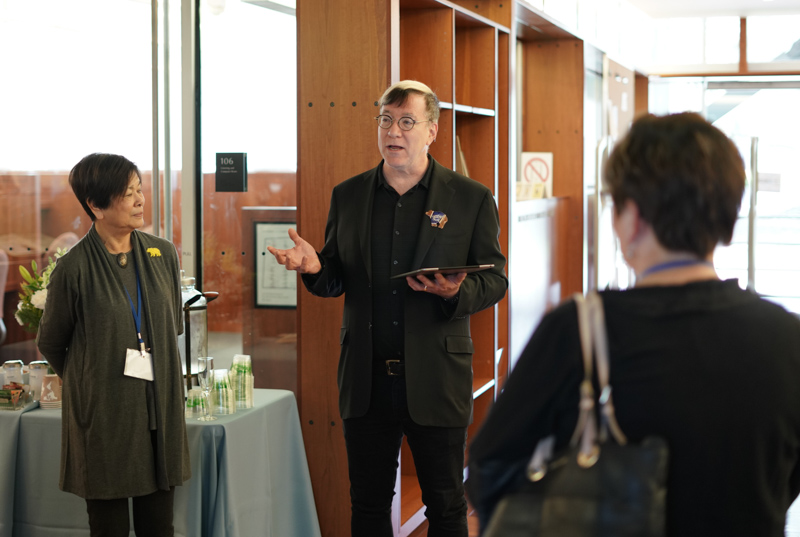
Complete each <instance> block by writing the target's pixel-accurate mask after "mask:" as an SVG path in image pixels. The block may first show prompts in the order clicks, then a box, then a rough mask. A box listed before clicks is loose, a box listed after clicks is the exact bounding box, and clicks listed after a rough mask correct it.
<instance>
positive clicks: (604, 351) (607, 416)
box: [586, 291, 628, 446]
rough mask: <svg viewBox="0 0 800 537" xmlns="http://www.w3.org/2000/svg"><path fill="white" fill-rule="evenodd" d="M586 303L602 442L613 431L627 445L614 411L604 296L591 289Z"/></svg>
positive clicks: (618, 441) (614, 435) (617, 438)
mask: <svg viewBox="0 0 800 537" xmlns="http://www.w3.org/2000/svg"><path fill="white" fill-rule="evenodd" d="M586 304H587V306H589V322H590V324H591V328H592V336H593V337H592V341H593V342H594V352H595V363H596V364H597V380H598V384H599V385H600V398H599V401H598V402H599V403H600V414H601V416H602V420H603V423H602V426H601V428H600V442H604V441H605V440H606V437H607V435H608V431H609V430H610V431H611V436H613V437H614V440H616V441H617V443H618V444H620V445H623V446H624V445H625V444H626V443H627V442H628V438H627V437H626V436H625V433H623V432H622V429H621V428H620V426H619V423H617V416H616V414H615V413H614V401H613V398H612V396H611V385H610V384H609V376H610V371H609V370H610V365H609V364H610V361H609V358H608V338H607V335H606V320H605V312H604V310H603V298H602V297H601V296H600V294H599V293H598V292H597V291H591V292H590V293H589V294H588V295H587V296H586Z"/></svg>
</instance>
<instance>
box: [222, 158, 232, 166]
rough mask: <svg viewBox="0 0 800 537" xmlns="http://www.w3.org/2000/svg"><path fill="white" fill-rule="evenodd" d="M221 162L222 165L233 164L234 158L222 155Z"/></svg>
mask: <svg viewBox="0 0 800 537" xmlns="http://www.w3.org/2000/svg"><path fill="white" fill-rule="evenodd" d="M219 163H220V164H222V165H225V164H233V159H232V158H231V157H220V159H219Z"/></svg>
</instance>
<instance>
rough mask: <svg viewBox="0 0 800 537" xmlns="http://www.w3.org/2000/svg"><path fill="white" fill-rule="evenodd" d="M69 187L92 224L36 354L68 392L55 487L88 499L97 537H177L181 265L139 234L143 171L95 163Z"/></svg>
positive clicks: (59, 286) (125, 164)
mask: <svg viewBox="0 0 800 537" xmlns="http://www.w3.org/2000/svg"><path fill="white" fill-rule="evenodd" d="M69 182H70V185H71V186H72V190H73V191H74V193H75V196H76V197H77V198H78V201H80V203H81V205H82V206H83V208H84V210H85V211H86V213H87V214H88V215H89V217H90V218H91V219H92V227H91V229H89V232H88V233H87V234H86V235H85V236H84V237H83V238H82V239H81V240H80V241H79V242H78V243H77V244H76V245H75V246H73V247H72V248H71V249H70V250H69V251H68V252H67V253H66V254H65V255H64V256H63V257H61V258H60V259H59V260H58V262H57V264H56V267H55V269H53V272H52V274H51V276H50V284H49V286H48V287H47V302H46V306H45V311H44V315H43V317H42V321H41V324H40V326H39V334H38V336H37V343H38V346H39V350H40V351H41V353H42V354H43V355H44V357H45V358H46V359H47V361H48V362H49V363H50V365H51V366H53V369H54V370H55V372H56V373H58V376H59V377H61V378H62V379H63V381H64V387H63V403H62V404H63V406H62V433H61V475H60V479H59V487H60V488H61V489H62V490H64V491H66V492H71V493H73V494H76V495H78V496H80V497H82V498H84V499H85V500H86V510H87V512H88V514H89V527H90V530H91V535H92V536H113V537H116V536H120V537H122V536H124V537H127V536H128V535H129V532H130V528H129V524H130V523H129V513H128V498H133V523H134V530H135V532H136V535H137V536H140V537H144V536H147V537H154V536H155V537H160V536H171V535H173V534H174V529H173V523H172V521H173V498H174V492H175V487H176V486H177V485H180V484H182V483H183V482H184V481H186V480H187V479H189V476H190V466H189V449H188V444H187V440H186V422H185V419H184V413H183V405H184V398H183V385H182V383H181V379H182V373H181V363H180V358H179V354H178V341H177V336H178V334H180V333H181V331H182V330H183V325H182V323H181V315H182V301H181V293H180V283H179V274H180V265H179V263H178V255H177V252H176V251H175V247H174V246H173V245H172V243H171V242H169V241H167V240H165V239H161V238H158V237H154V236H152V235H148V234H146V233H142V232H140V231H137V229H138V228H140V227H142V226H143V225H144V196H143V195H142V179H141V174H140V172H139V169H138V168H137V167H136V165H135V164H134V163H132V162H131V161H129V160H128V159H126V158H125V157H122V156H118V155H109V154H97V153H95V154H91V155H89V156H87V157H85V158H83V159H82V160H81V161H80V162H79V163H78V164H76V165H75V167H74V168H73V169H72V171H71V172H70V175H69Z"/></svg>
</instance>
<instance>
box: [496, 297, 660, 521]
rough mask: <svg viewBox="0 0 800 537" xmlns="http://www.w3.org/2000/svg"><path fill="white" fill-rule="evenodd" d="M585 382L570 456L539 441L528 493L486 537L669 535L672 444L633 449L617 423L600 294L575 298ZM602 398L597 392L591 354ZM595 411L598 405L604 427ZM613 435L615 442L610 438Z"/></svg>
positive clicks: (500, 510) (509, 502)
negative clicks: (667, 517) (667, 511)
mask: <svg viewBox="0 0 800 537" xmlns="http://www.w3.org/2000/svg"><path fill="white" fill-rule="evenodd" d="M575 302H576V305H577V308H578V324H579V327H580V337H581V350H582V354H583V366H584V378H583V381H582V382H581V387H580V410H579V417H578V424H577V426H576V428H575V433H574V434H573V437H572V440H571V442H570V444H569V446H568V448H567V449H566V450H565V451H564V452H563V453H560V454H559V455H558V456H556V457H552V450H553V445H554V443H555V437H554V436H550V437H547V438H545V439H542V440H540V441H539V443H538V444H537V445H536V449H535V451H534V453H533V456H532V457H531V459H530V462H529V464H528V466H527V469H526V480H525V483H524V484H523V485H522V487H521V488H520V489H519V490H517V491H515V492H512V493H510V494H508V495H506V496H505V497H503V499H502V500H501V501H500V503H499V504H498V506H497V508H496V509H495V512H494V514H493V516H492V518H491V519H490V521H489V524H488V526H487V527H486V531H485V532H484V534H483V535H484V537H533V536H536V537H555V536H558V537H584V536H593V537H627V536H637V537H656V536H663V535H664V534H665V505H666V493H667V486H666V483H667V459H668V449H667V444H666V442H665V441H664V439H662V438H658V437H648V438H645V439H644V441H642V442H641V443H637V444H632V443H628V441H627V438H626V437H625V435H624V433H623V432H622V430H621V429H620V427H619V425H618V423H617V420H616V417H615V416H614V406H613V401H612V397H611V386H610V385H609V383H608V379H609V360H608V344H607V340H606V330H605V320H604V314H603V303H602V299H601V297H600V295H599V294H597V293H596V292H592V293H589V295H587V297H586V298H585V299H584V298H583V296H581V295H576V296H575ZM593 349H594V354H595V360H596V363H597V379H598V385H599V387H600V395H599V397H598V398H595V391H594V388H593V385H592V369H593V367H592V365H593V360H592V350H593ZM595 403H598V404H599V410H600V412H599V414H600V425H599V427H598V424H597V413H596V411H595ZM609 432H610V433H611V436H612V437H613V440H612V439H609V438H608V436H609V435H608V433H609Z"/></svg>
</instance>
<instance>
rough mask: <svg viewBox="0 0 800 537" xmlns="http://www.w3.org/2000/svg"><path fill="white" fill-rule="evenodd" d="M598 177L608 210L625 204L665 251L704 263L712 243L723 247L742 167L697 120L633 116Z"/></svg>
mask: <svg viewBox="0 0 800 537" xmlns="http://www.w3.org/2000/svg"><path fill="white" fill-rule="evenodd" d="M604 175H605V184H606V189H607V191H608V192H609V193H610V194H611V197H612V198H613V200H614V206H615V208H616V211H617V212H619V211H621V210H622V207H623V206H624V204H625V202H626V201H627V200H631V201H633V202H634V203H635V204H636V205H637V207H638V208H639V214H640V215H641V217H642V218H643V219H644V220H645V221H646V222H648V223H649V224H650V225H651V226H652V228H653V231H654V232H655V235H656V238H657V239H658V241H659V242H660V243H661V245H662V246H664V247H665V248H667V249H669V250H676V251H685V252H692V253H694V254H696V255H697V256H699V257H703V258H705V257H706V256H707V255H708V254H710V253H711V252H712V251H713V250H714V248H715V247H716V246H717V244H719V243H723V244H728V243H730V241H731V237H732V236H733V227H734V225H735V224H736V219H737V217H738V214H739V208H740V206H741V203H742V194H743V193H744V186H745V171H744V163H743V162H742V157H741V155H740V154H739V151H738V150H737V149H736V146H735V145H734V143H733V142H732V141H731V140H730V139H729V138H728V137H727V136H725V134H723V133H722V131H720V130H719V129H717V128H716V127H714V126H713V125H711V124H710V123H709V122H708V121H706V120H705V119H703V118H702V117H701V116H700V115H698V114H695V113H691V112H685V113H681V114H672V115H668V116H654V115H647V116H643V117H641V118H639V119H637V120H636V121H634V122H633V125H632V126H631V129H630V131H629V132H628V133H627V134H626V135H625V137H624V138H623V139H622V140H621V141H620V142H619V143H618V144H617V146H616V147H615V148H614V150H613V151H612V153H611V156H610V157H609V159H608V162H607V163H606V166H605V174H604Z"/></svg>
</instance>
